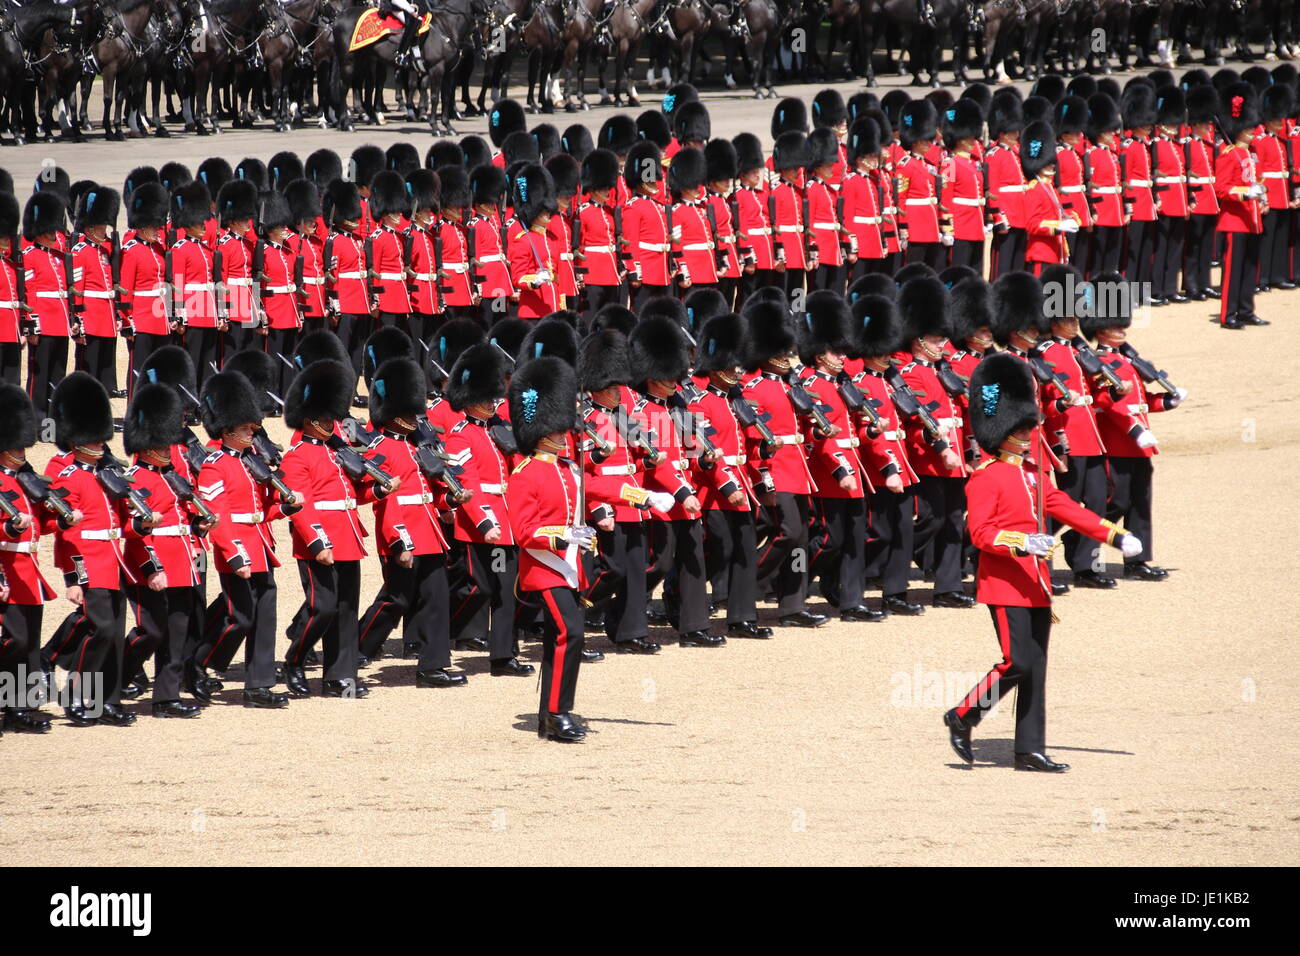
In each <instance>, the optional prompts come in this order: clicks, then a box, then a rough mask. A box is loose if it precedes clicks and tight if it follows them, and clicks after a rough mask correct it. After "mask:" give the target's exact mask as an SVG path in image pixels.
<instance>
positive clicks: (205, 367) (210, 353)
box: [185, 326, 289, 395]
mask: <svg viewBox="0 0 1300 956" xmlns="http://www.w3.org/2000/svg"><path fill="white" fill-rule="evenodd" d="M220 344H221V333H220V332H219V331H217V330H216V329H207V328H198V327H195V326H187V327H186V329H185V351H187V352H189V353H190V359H191V360H192V361H193V362H194V377H195V384H196V385H197V386H198V389H197V390H196V391H195V393H194V394H196V395H197V394H199V393H200V392H202V391H203V383H204V382H206V381H207V380H208V376H209V375H211V374H212V366H211V365H209V364H208V363H209V362H215V363H216V364H217V365H218V366H220V364H221V363H220V362H218V359H219V358H221V356H220V354H219V352H218V347H219V346H220ZM288 356H289V353H287V352H286V353H285V357H286V358H287V357H288ZM276 364H277V365H280V366H281V367H283V365H284V363H283V362H281V361H280V360H279V359H276ZM281 394H283V393H281Z"/></svg>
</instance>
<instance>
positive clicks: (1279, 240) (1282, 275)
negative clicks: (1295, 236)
mask: <svg viewBox="0 0 1300 956" xmlns="http://www.w3.org/2000/svg"><path fill="white" fill-rule="evenodd" d="M1290 238H1291V210H1290V209H1270V210H1269V211H1268V212H1266V213H1264V234H1263V236H1262V237H1261V238H1260V243H1259V284H1260V285H1278V284H1279V283H1282V282H1285V281H1286V272H1287V260H1288V256H1287V241H1288V240H1289V239H1290Z"/></svg>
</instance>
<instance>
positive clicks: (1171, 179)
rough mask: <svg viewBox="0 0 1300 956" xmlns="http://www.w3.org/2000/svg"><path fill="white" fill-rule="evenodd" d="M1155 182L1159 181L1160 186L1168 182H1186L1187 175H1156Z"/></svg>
mask: <svg viewBox="0 0 1300 956" xmlns="http://www.w3.org/2000/svg"><path fill="white" fill-rule="evenodd" d="M1156 182H1157V183H1159V184H1160V185H1161V186H1165V185H1168V184H1169V183H1185V182H1187V177H1186V176H1157V177H1156Z"/></svg>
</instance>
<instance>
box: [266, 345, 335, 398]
mask: <svg viewBox="0 0 1300 956" xmlns="http://www.w3.org/2000/svg"><path fill="white" fill-rule="evenodd" d="M299 335H301V333H300V332H299V331H298V329H268V330H267V333H266V351H267V353H268V354H269V355H270V356H271V358H273V359H275V375H276V376H277V377H278V378H277V379H273V380H272V381H273V382H275V391H276V393H277V394H279V395H280V396H281V397H283V396H285V395H288V394H289V383H290V382H292V381H293V379H294V375H295V374H296V371H295V370H294V369H291V368H290V367H289V366H287V365H285V364H284V363H283V362H281V361H280V360H279V359H278V358H276V356H277V355H283V356H284V357H285V358H287V359H292V358H293V347H294V344H295V343H296V342H297V341H298V337H299ZM348 397H349V398H351V396H348Z"/></svg>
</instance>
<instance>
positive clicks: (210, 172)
mask: <svg viewBox="0 0 1300 956" xmlns="http://www.w3.org/2000/svg"><path fill="white" fill-rule="evenodd" d="M313 155H314V154H313ZM336 158H337V157H336ZM194 178H195V179H197V180H198V181H199V182H201V183H203V185H205V186H207V187H208V194H209V195H212V196H216V195H219V194H220V192H221V187H222V186H224V185H226V183H228V182H230V181H231V180H232V179H234V178H235V171H234V170H233V169H231V168H230V163H228V162H226V160H225V159H224V158H222V157H221V156H209V157H208V158H207V159H205V160H204V161H203V162H201V163H199V168H198V170H197V171H196V172H195V174H194ZM333 178H336V179H337V178H338V177H337V176H336V177H333ZM325 182H329V180H325ZM322 185H323V184H322Z"/></svg>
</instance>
